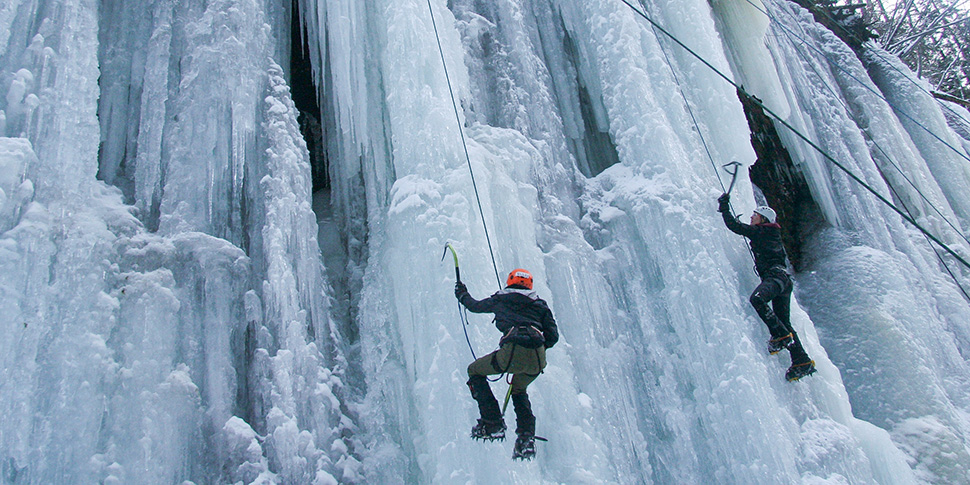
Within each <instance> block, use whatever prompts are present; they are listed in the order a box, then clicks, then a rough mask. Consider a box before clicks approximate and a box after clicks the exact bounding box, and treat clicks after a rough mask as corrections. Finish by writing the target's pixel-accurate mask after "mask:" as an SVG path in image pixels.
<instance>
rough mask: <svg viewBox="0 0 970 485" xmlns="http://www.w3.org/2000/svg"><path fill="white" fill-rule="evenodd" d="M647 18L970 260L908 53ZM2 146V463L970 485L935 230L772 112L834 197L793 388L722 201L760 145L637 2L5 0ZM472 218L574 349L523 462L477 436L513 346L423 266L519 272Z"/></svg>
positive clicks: (803, 33) (783, 15) (153, 475)
mask: <svg viewBox="0 0 970 485" xmlns="http://www.w3.org/2000/svg"><path fill="white" fill-rule="evenodd" d="M635 4H636V5H638V6H639V7H641V8H642V9H643V11H644V12H645V13H646V14H647V15H649V16H650V17H651V18H653V19H654V20H655V21H657V22H658V23H660V24H662V25H664V26H665V28H667V29H668V30H669V31H670V32H671V33H672V34H674V35H676V36H677V37H678V38H679V39H681V40H682V41H684V42H685V43H687V44H689V45H690V46H691V47H692V49H694V50H695V51H696V52H697V53H698V54H700V55H701V56H703V57H704V58H705V59H706V60H707V61H709V62H710V63H711V64H712V65H713V66H714V67H716V68H718V69H720V70H722V71H723V72H724V73H726V74H727V75H728V76H731V77H732V78H734V76H738V77H737V78H736V79H738V80H739V81H742V82H744V83H745V84H746V85H751V86H752V89H754V90H755V94H757V95H759V96H761V97H763V98H764V99H765V100H766V101H768V102H769V103H770V104H771V105H772V106H774V107H776V108H777V109H778V110H779V112H783V113H787V118H786V119H787V120H788V121H789V122H791V124H792V125H793V126H795V127H796V128H798V129H799V130H801V131H803V132H805V133H807V134H808V135H809V136H810V137H812V139H814V140H817V141H818V143H819V145H820V146H822V147H823V148H824V149H826V150H827V151H828V152H829V153H832V154H833V155H834V156H836V157H838V158H839V160H842V161H844V162H845V163H846V165H847V166H848V167H849V168H850V169H851V170H853V171H854V172H855V173H857V174H859V176H860V177H862V178H863V179H864V180H866V181H867V182H869V183H870V184H872V185H873V186H874V187H875V188H876V190H878V191H879V192H880V193H881V194H884V195H886V197H889V198H891V199H892V200H894V201H896V202H897V203H900V204H903V205H905V206H906V207H907V209H908V210H911V211H912V212H913V214H914V217H915V218H917V219H919V220H920V221H921V223H923V224H925V225H926V226H927V227H929V228H930V229H931V230H933V231H934V232H935V233H937V234H940V235H941V237H942V238H943V239H944V240H945V241H947V242H949V243H952V244H954V245H955V247H957V250H958V251H963V252H964V253H966V252H970V247H968V245H967V243H966V241H965V239H964V238H963V237H962V236H960V235H959V234H958V233H959V232H960V231H963V230H962V228H963V227H965V224H966V222H967V221H966V218H967V215H966V214H964V212H965V209H964V208H963V207H964V205H966V204H968V203H970V202H968V200H970V199H967V197H966V190H965V189H966V186H967V184H966V183H965V182H966V181H964V180H963V178H964V177H962V175H961V173H962V172H960V170H962V169H960V168H959V167H962V166H964V165H960V163H961V162H960V160H961V159H960V158H959V156H958V155H954V154H952V153H949V154H948V153H947V149H946V148H945V147H940V146H939V144H934V143H933V142H932V140H928V139H927V138H926V135H925V134H921V133H920V129H919V127H918V126H914V124H913V123H909V122H907V121H906V120H904V119H903V118H902V117H901V116H899V115H898V113H899V111H900V110H907V112H909V111H912V112H914V113H919V114H920V119H923V117H924V115H925V118H926V119H929V120H930V121H929V122H928V123H929V124H930V129H931V130H932V131H934V132H938V133H940V134H941V136H942V137H943V138H944V139H945V140H951V141H953V143H956V144H958V143H961V142H960V139H959V138H958V137H957V135H955V134H954V133H952V132H951V131H950V129H949V128H947V126H946V123H945V118H943V117H942V115H941V114H940V113H939V109H938V108H937V107H936V105H935V104H934V102H933V101H932V100H931V99H930V98H928V97H927V96H925V95H924V94H923V93H922V92H921V91H919V90H911V88H910V85H908V84H906V82H907V81H905V80H903V79H902V75H901V74H899V71H898V70H897V69H898V68H899V67H900V66H896V65H893V66H895V67H896V69H892V68H890V67H891V66H890V64H889V63H887V61H885V60H884V59H883V58H882V57H881V56H880V57H873V58H864V59H863V60H864V63H863V62H860V61H859V59H858V58H857V57H856V56H855V54H854V53H853V52H851V51H850V50H849V49H848V48H847V47H845V46H844V45H843V44H842V43H841V42H840V41H838V39H837V38H835V37H834V36H833V35H832V34H831V33H829V32H827V31H825V30H824V29H822V28H820V27H819V26H817V25H816V24H814V22H813V20H812V19H811V16H810V15H809V14H808V13H807V12H805V11H803V10H801V9H800V8H799V7H797V6H795V5H794V4H792V3H788V2H784V1H781V0H770V1H769V0H766V1H764V2H753V3H749V2H747V1H746V0H718V2H717V3H716V5H715V6H713V7H712V6H711V4H710V3H709V2H707V1H704V0H650V1H642V2H636V3H635ZM293 7H296V8H298V9H299V12H298V13H299V15H300V17H301V19H302V22H303V24H304V26H305V28H306V35H307V36H308V37H309V40H310V42H309V45H310V50H311V57H312V58H313V59H314V65H313V70H314V73H315V79H316V86H317V88H318V98H319V101H320V103H319V104H320V106H321V109H322V113H321V115H322V116H321V118H322V120H323V123H324V125H325V130H324V132H325V133H326V134H327V138H326V139H325V140H323V142H324V143H325V144H326V147H327V156H328V158H329V161H330V174H329V175H330V180H331V184H332V194H331V199H330V201H329V204H328V203H323V204H321V206H325V207H329V208H330V209H328V212H327V213H326V214H325V216H326V217H327V218H328V222H327V223H326V224H325V225H324V226H323V227H324V229H323V231H325V232H324V233H323V236H325V237H320V241H319V242H318V239H317V235H318V230H320V229H319V227H318V224H317V222H316V217H322V216H323V215H321V214H316V215H315V214H314V213H313V211H312V207H311V200H312V198H313V194H311V193H310V191H311V183H310V173H311V170H310V167H309V159H308V155H307V151H306V145H305V143H304V140H303V139H302V138H301V136H300V130H299V126H298V123H297V112H296V108H295V106H294V104H293V102H292V100H291V97H290V93H289V87H288V86H287V74H286V66H288V65H289V59H288V58H287V56H288V53H289V52H290V51H289V45H290V42H291V38H290V32H288V29H289V25H290V24H289V18H290V17H289V16H290V14H291V13H292V10H291V8H293ZM752 9H753V10H752ZM759 10H763V11H759ZM432 15H433V19H434V22H432ZM765 19H767V21H766V20H765ZM754 20H756V21H757V27H758V28H757V29H753V28H752V29H748V27H750V26H749V25H748V23H749V21H754ZM766 22H767V23H766ZM436 30H437V33H436ZM791 33H797V34H798V36H800V38H803V39H797V38H793V37H790V35H791ZM766 39H768V40H767V41H766ZM439 42H440V46H441V49H442V50H441V53H440V54H439V50H438V49H439ZM442 57H443V60H444V64H445V65H446V66H447V68H448V74H449V77H450V83H449V80H448V79H446V77H445V71H444V69H443V65H442ZM281 66H283V67H281ZM759 73H764V74H765V76H763V77H762V76H759ZM870 76H871V80H870ZM860 82H861V83H864V84H861V85H860ZM862 86H864V87H862ZM866 88H868V89H866ZM452 93H454V97H455V98H454V99H455V103H456V104H453V101H452V100H453V98H452ZM878 93H882V95H883V96H885V97H886V98H888V99H889V100H890V101H891V102H892V105H893V106H890V104H889V103H887V102H886V100H885V99H882V98H881V97H880V95H879V94H878ZM456 111H457V113H456ZM456 114H457V117H458V118H457V119H456ZM459 128H460V130H459ZM0 135H2V136H3V137H0V268H2V271H0V316H2V318H0V325H3V335H4V336H3V337H2V338H0V345H2V348H0V351H2V357H0V358H2V359H3V367H2V369H3V370H2V376H0V377H2V378H0V412H2V414H0V416H3V417H2V418H0V482H3V483H71V482H104V483H155V482H159V481H161V482H179V483H182V482H192V483H222V482H232V483H337V482H342V483H451V482H488V483H708V482H715V483H793V482H803V483H914V482H929V483H959V482H961V481H967V479H968V477H967V476H966V471H965V470H967V469H968V468H970V466H968V465H970V453H968V438H967V436H968V433H970V424H968V421H967V418H966V416H967V415H968V406H970V402H968V397H970V396H968V390H970V388H968V379H970V369H967V364H966V358H965V356H964V354H962V353H961V352H962V350H961V349H963V348H966V344H967V343H970V329H968V327H967V323H966V322H968V321H970V318H968V317H970V306H968V304H967V302H966V301H965V300H964V299H963V297H962V296H961V295H960V293H959V290H958V288H957V286H956V285H955V284H954V283H953V280H952V279H950V277H949V275H948V274H947V273H946V270H945V268H943V267H942V266H941V263H940V262H939V260H938V259H937V257H936V255H935V254H934V252H933V251H932V249H931V248H930V246H928V245H927V243H926V241H925V240H924V239H923V238H922V237H921V236H919V234H918V233H914V232H913V231H911V230H909V229H907V227H906V226H905V225H904V223H903V222H902V220H901V218H900V217H899V216H898V215H896V214H895V213H894V212H892V211H891V210H889V209H887V208H885V207H883V206H881V205H879V203H878V201H876V200H875V199H874V198H873V197H872V196H871V195H870V194H868V193H867V192H866V191H865V190H863V189H862V188H860V187H858V186H856V185H854V184H853V182H851V181H850V180H848V178H847V177H846V176H845V175H844V174H841V173H839V172H838V171H836V170H835V169H834V168H833V167H832V166H831V165H830V164H828V163H827V162H826V161H825V160H824V159H823V158H822V157H821V156H819V155H818V154H817V153H815V152H814V151H813V150H812V149H811V148H810V147H808V146H806V145H805V144H804V143H802V142H801V141H799V140H798V139H797V137H795V136H793V135H792V134H791V133H789V132H786V131H785V130H782V131H781V133H780V135H781V137H782V139H783V141H784V143H785V144H786V147H787V148H788V149H789V150H790V151H791V152H792V154H793V156H794V157H793V158H794V159H795V163H796V167H797V169H798V170H799V172H800V173H801V174H802V175H803V176H804V177H805V178H806V181H807V182H808V184H809V186H810V187H811V188H812V196H813V198H814V199H815V200H814V202H815V204H816V206H817V207H818V211H817V212H812V213H806V214H804V216H805V217H810V218H811V219H812V220H813V221H816V222H817V225H816V227H815V229H814V230H811V231H808V232H807V233H806V234H801V235H800V237H801V241H802V244H803V245H804V248H803V249H804V252H805V254H806V255H807V257H806V258H805V264H806V266H805V267H804V268H800V269H801V271H800V273H799V274H798V275H796V276H797V286H796V300H797V302H796V304H795V305H794V307H793V316H792V318H793V323H794V326H795V328H796V329H797V330H798V331H799V332H800V334H801V335H802V339H803V341H804V342H805V344H806V347H807V349H808V351H809V353H810V354H811V355H812V357H813V358H814V359H815V360H816V363H817V365H818V367H819V372H818V374H816V375H814V376H812V377H809V378H806V379H804V380H802V381H801V382H798V383H795V384H792V383H788V382H785V381H784V379H783V377H782V376H783V374H784V371H785V369H786V368H787V366H788V362H787V358H786V357H785V355H784V354H782V355H781V356H780V357H769V356H767V355H764V351H763V346H764V341H765V339H766V338H767V332H766V331H765V329H764V326H763V325H762V324H761V323H760V322H759V320H758V318H757V316H756V315H755V314H754V312H753V311H752V310H751V309H750V308H749V306H748V304H747V302H746V299H747V295H748V294H749V292H750V291H751V289H753V287H754V286H755V285H756V284H757V279H756V277H755V276H754V274H753V273H752V271H751V260H750V257H749V256H748V254H747V251H746V249H745V248H744V247H743V241H742V240H741V239H740V238H739V237H737V236H734V235H733V234H731V233H729V232H728V231H727V230H726V229H725V228H723V226H722V224H721V222H720V220H719V215H718V214H717V213H716V212H715V211H714V209H715V206H716V204H715V203H714V199H715V198H716V197H717V195H718V194H720V192H721V191H722V190H723V187H724V186H725V185H726V183H727V180H726V179H724V178H723V177H724V173H723V172H722V171H720V168H719V167H720V165H721V164H723V163H726V162H728V161H732V160H738V161H740V162H742V163H743V164H744V165H745V166H747V165H750V164H751V163H753V162H754V158H755V154H754V152H753V150H752V148H751V146H750V142H749V136H750V135H749V132H748V128H747V123H746V121H745V117H744V113H743V110H742V107H741V104H740V102H739V101H738V100H737V97H736V93H735V90H734V88H733V87H732V86H730V85H729V84H727V83H725V82H723V80H721V79H720V78H719V77H718V75H716V74H715V73H713V72H712V71H711V70H710V69H709V68H708V67H706V66H705V65H704V64H702V63H701V62H700V61H698V60H697V59H696V58H694V57H692V56H691V55H690V54H688V53H687V52H685V51H684V50H683V49H681V48H680V47H678V46H677V45H675V43H673V42H672V41H671V40H670V39H668V38H666V37H664V36H662V34H659V33H658V32H657V31H655V30H654V29H653V28H651V27H650V25H649V24H647V23H646V22H645V21H644V20H643V19H642V18H640V17H639V16H638V15H636V14H635V13H634V12H633V10H631V9H630V8H629V7H628V6H627V5H625V4H624V3H622V2H619V1H617V2H610V1H604V2H580V1H571V0H538V1H528V2H526V1H520V0H497V1H492V2H479V1H473V0H451V1H448V2H446V1H444V0H432V1H430V2H428V1H427V0H396V1H385V0H375V1H369V2H359V1H351V0H299V1H298V2H296V3H295V4H293V5H292V6H291V4H290V3H289V2H282V3H281V2H274V1H269V0H216V1H203V0H189V1H177V0H153V1H149V2H143V3H141V4H139V5H137V6H135V5H133V4H131V2H121V1H117V0H101V1H100V2H96V1H94V0H63V1H61V2H46V1H41V0H10V1H7V2H5V3H4V4H3V5H2V6H0ZM955 146H959V145H955ZM466 150H467V159H466ZM468 165H470V166H471V172H470V171H469V166H468ZM472 173H474V179H475V184H476V185H477V189H478V190H477V191H478V194H477V195H476V192H475V190H474V189H473V185H472V184H473V182H472ZM741 173H742V174H744V173H745V172H744V169H743V168H742V171H741ZM734 194H735V195H734V197H733V200H734V203H735V208H736V209H738V210H741V211H750V210H751V208H753V207H754V205H755V189H754V188H753V187H752V185H751V184H750V182H749V181H748V180H746V178H745V177H741V178H740V179H739V183H738V185H737V187H736V188H735V192H734ZM479 199H480V200H479ZM479 202H480V203H481V212H480V211H479ZM331 220H332V222H330V221H331ZM483 223H484V224H483ZM486 225H487V228H488V235H489V237H490V239H491V243H492V244H491V246H492V251H491V253H493V254H494V258H495V263H496V266H497V269H498V271H499V272H502V273H504V272H506V271H508V270H510V269H512V268H515V267H525V268H528V269H530V270H531V271H532V272H533V273H534V274H535V276H536V289H537V290H538V292H539V294H540V295H541V296H542V297H543V298H545V299H546V300H547V301H549V303H550V304H551V306H552V309H553V311H554V312H555V315H556V317H557V320H558V321H559V324H560V329H561V332H562V340H561V343H560V344H559V345H557V346H556V347H555V348H553V349H551V350H550V351H549V353H548V356H549V366H548V367H547V369H546V371H545V373H544V374H543V375H541V376H540V377H539V378H538V380H537V381H536V382H535V383H534V384H533V385H532V386H531V387H530V395H531V398H532V402H533V407H534V411H535V412H536V415H537V419H538V428H537V431H538V433H539V435H541V436H544V437H546V438H548V439H549V441H548V442H541V443H539V453H538V458H537V460H536V461H534V462H526V463H518V462H512V461H511V460H510V459H509V456H510V454H511V443H509V442H505V443H488V444H483V443H477V442H472V441H471V440H469V439H468V437H467V433H468V430H469V428H470V427H471V425H472V424H473V423H474V419H475V418H476V417H477V416H476V413H477V409H476V408H475V406H474V403H473V401H472V400H471V399H470V397H469V396H468V392H467V388H466V386H465V380H466V375H465V367H466V365H467V364H468V363H469V362H470V361H471V359H472V353H473V352H474V353H475V354H476V355H478V356H481V355H483V354H484V353H486V352H488V351H491V350H492V349H494V347H495V345H496V343H497V340H498V337H499V335H498V332H497V331H496V330H494V327H493V326H492V325H491V323H490V319H489V318H488V317H487V316H479V315H473V316H472V317H471V322H470V325H469V326H468V327H467V328H466V329H462V328H461V323H460V320H459V317H458V313H457V307H456V305H457V304H456V303H455V302H454V300H453V296H452V286H453V274H454V273H453V272H452V268H451V267H450V264H449V263H448V262H445V263H442V262H441V261H440V259H439V258H440V255H441V251H442V249H443V246H444V244H445V242H451V243H452V244H453V245H454V246H455V247H456V248H457V249H458V252H459V255H460V258H461V259H460V261H461V265H462V276H463V280H465V282H466V283H467V284H468V286H469V288H470V290H471V292H472V294H473V295H475V296H477V297H483V296H485V295H487V294H489V293H491V292H492V291H494V290H495V289H497V288H498V286H499V283H498V282H496V276H499V278H501V275H495V274H494V272H493V270H492V257H491V256H492V254H490V249H489V245H488V244H487V242H486V236H485V227H486ZM326 231H334V232H336V234H327V233H326ZM963 233H964V234H965V231H964V232H963ZM336 246H340V247H336ZM321 249H323V251H322V252H323V253H324V254H337V253H339V255H340V256H339V257H336V258H330V259H327V261H328V262H329V264H328V266H327V267H324V265H323V261H324V259H323V258H321ZM945 261H947V263H949V264H950V265H951V268H952V269H953V271H954V274H955V278H956V279H957V280H958V281H960V282H961V283H963V284H964V285H966V287H968V288H970V285H968V283H970V282H968V281H967V273H965V272H963V270H960V269H959V268H958V267H956V266H954V265H953V261H950V260H946V259H945ZM334 286H339V288H340V291H339V292H335V291H334V290H333V289H332V288H333V287H334ZM798 302H801V303H802V305H798V304H797V303H798ZM464 330H467V331H468V336H469V340H470V343H471V349H469V346H468V345H466V343H465V333H464ZM470 350H471V351H470ZM493 389H494V391H495V393H496V394H497V395H498V396H499V397H500V398H501V397H502V396H503V395H504V392H505V390H506V386H505V385H504V384H503V383H495V384H493ZM507 420H508V422H509V424H510V426H511V425H512V421H513V418H512V417H511V412H510V413H509V416H507Z"/></svg>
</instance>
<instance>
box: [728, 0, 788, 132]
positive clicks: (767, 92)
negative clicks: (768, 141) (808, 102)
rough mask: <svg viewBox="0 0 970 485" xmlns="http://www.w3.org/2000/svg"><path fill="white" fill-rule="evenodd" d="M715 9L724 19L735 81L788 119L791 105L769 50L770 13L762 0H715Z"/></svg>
mask: <svg viewBox="0 0 970 485" xmlns="http://www.w3.org/2000/svg"><path fill="white" fill-rule="evenodd" d="M712 8H713V9H714V13H715V14H716V16H717V19H718V20H719V21H720V31H721V35H723V36H724V43H725V47H726V50H727V52H728V53H729V59H731V60H732V61H733V62H732V63H731V66H732V67H733V68H734V71H735V72H736V73H737V75H738V78H737V79H735V81H736V82H737V83H738V84H740V85H742V86H744V88H745V90H746V91H748V93H750V94H753V95H754V96H757V97H758V98H759V99H761V100H762V101H763V102H764V103H765V105H766V106H768V107H769V108H771V110H772V111H774V112H775V113H777V114H778V116H780V117H781V118H782V119H785V118H788V114H789V113H790V111H791V107H790V106H789V105H788V100H787V98H786V97H785V92H784V90H783V89H782V87H781V81H780V80H779V78H778V75H777V70H776V69H775V63H774V60H773V59H772V57H771V51H770V50H769V49H768V43H769V41H768V37H767V34H768V25H769V23H770V21H769V18H768V16H766V15H765V14H764V13H763V12H761V11H763V10H764V9H765V5H764V4H763V3H762V2H761V0H751V1H750V2H749V1H748V0H715V1H714V2H712Z"/></svg>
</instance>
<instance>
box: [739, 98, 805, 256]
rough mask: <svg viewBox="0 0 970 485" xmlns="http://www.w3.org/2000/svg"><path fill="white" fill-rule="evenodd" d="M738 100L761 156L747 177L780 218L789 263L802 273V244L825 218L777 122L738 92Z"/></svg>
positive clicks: (757, 151)
mask: <svg viewBox="0 0 970 485" xmlns="http://www.w3.org/2000/svg"><path fill="white" fill-rule="evenodd" d="M738 98H739V99H740V100H741V104H742V105H743V106H744V114H745V117H747V119H748V127H749V128H750V129H751V146H752V147H754V151H755V153H756V154H757V156H758V160H757V161H756V162H755V163H754V165H752V166H751V168H750V169H749V173H748V175H749V176H750V177H751V182H752V183H753V184H754V185H756V186H757V187H758V188H759V189H761V192H762V193H763V194H764V196H765V199H766V202H767V204H768V206H769V207H771V208H772V209H774V210H775V212H776V213H777V214H778V223H779V224H781V226H782V228H783V231H782V240H783V242H784V244H785V250H786V251H787V252H788V259H789V260H790V261H791V264H792V266H793V267H794V268H795V270H796V271H799V270H801V269H802V262H803V260H804V258H803V252H802V249H803V248H802V243H803V242H804V241H806V240H807V239H808V236H810V235H811V234H812V233H814V232H816V231H817V230H818V228H819V226H820V225H821V224H824V217H823V216H822V213H821V210H820V209H819V207H818V205H817V204H816V203H815V200H814V199H813V198H812V194H811V191H810V189H809V187H808V182H807V181H806V180H805V176H804V175H802V173H801V172H800V171H799V170H798V168H797V167H796V166H795V163H794V161H792V158H791V154H790V153H789V152H788V150H787V149H786V148H785V146H784V145H783V144H782V142H781V138H779V137H778V132H777V130H776V128H775V123H774V121H772V120H771V118H769V117H768V116H767V115H766V114H765V112H764V110H763V109H762V108H761V107H760V106H759V105H758V104H757V103H755V102H754V101H753V100H751V99H750V98H748V97H747V96H745V95H744V94H742V93H740V92H739V93H738Z"/></svg>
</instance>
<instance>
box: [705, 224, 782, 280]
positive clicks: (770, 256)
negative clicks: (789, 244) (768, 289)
mask: <svg viewBox="0 0 970 485" xmlns="http://www.w3.org/2000/svg"><path fill="white" fill-rule="evenodd" d="M721 216H723V218H724V225H726V226H727V228H728V229H730V230H731V232H733V233H735V234H740V235H742V236H744V237H746V238H748V239H750V240H751V252H753V253H754V266H755V270H756V271H757V272H758V275H759V276H761V277H764V276H765V275H766V274H768V271H770V270H772V269H774V268H778V269H780V270H782V271H785V267H786V266H787V265H788V263H787V255H786V254H785V245H784V244H782V242H781V226H779V225H778V224H776V223H774V222H772V223H768V224H755V225H753V226H752V225H750V224H745V223H743V222H741V221H739V220H738V219H737V218H736V217H734V216H732V215H731V213H730V212H728V211H724V212H721Z"/></svg>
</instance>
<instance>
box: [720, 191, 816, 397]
mask: <svg viewBox="0 0 970 485" xmlns="http://www.w3.org/2000/svg"><path fill="white" fill-rule="evenodd" d="M717 202H718V208H717V210H718V212H720V213H721V216H722V217H723V218H724V224H725V225H726V226H727V228H728V229H730V230H731V232H733V233H735V234H740V235H742V236H744V237H746V238H748V239H749V240H750V241H751V252H752V253H753V254H754V264H755V270H756V271H757V272H758V276H760V277H761V284H760V285H758V287H757V288H755V289H754V292H753V293H751V298H750V301H751V306H753V307H754V309H755V311H757V312H758V316H760V317H761V320H763V321H764V322H765V325H767V326H768V331H769V332H770V333H771V338H770V339H769V340H768V353H770V354H772V355H774V354H777V353H778V352H780V351H781V350H783V349H788V352H789V353H790V354H791V367H789V368H788V372H786V373H785V378H786V379H788V380H789V381H797V380H798V379H801V378H802V377H805V376H807V375H810V374H812V373H814V372H815V361H813V360H812V359H811V358H809V356H808V354H807V353H806V352H805V349H804V348H803V347H802V342H801V341H800V340H799V339H798V334H797V333H796V332H795V329H794V328H792V325H791V321H790V319H789V317H790V315H789V314H790V310H791V293H792V279H791V276H789V274H788V270H787V269H786V268H787V265H788V263H787V255H786V254H785V246H784V245H783V244H782V242H781V226H780V225H779V224H778V223H777V222H776V220H775V219H776V215H775V211H774V210H772V209H771V208H770V207H768V206H761V207H758V208H757V209H755V210H754V213H752V214H751V224H744V223H742V222H740V221H738V220H737V218H736V217H735V216H734V215H732V214H731V208H730V205H731V199H730V195H728V194H722V195H721V196H720V197H719V198H718V199H717ZM769 304H770V306H769Z"/></svg>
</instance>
